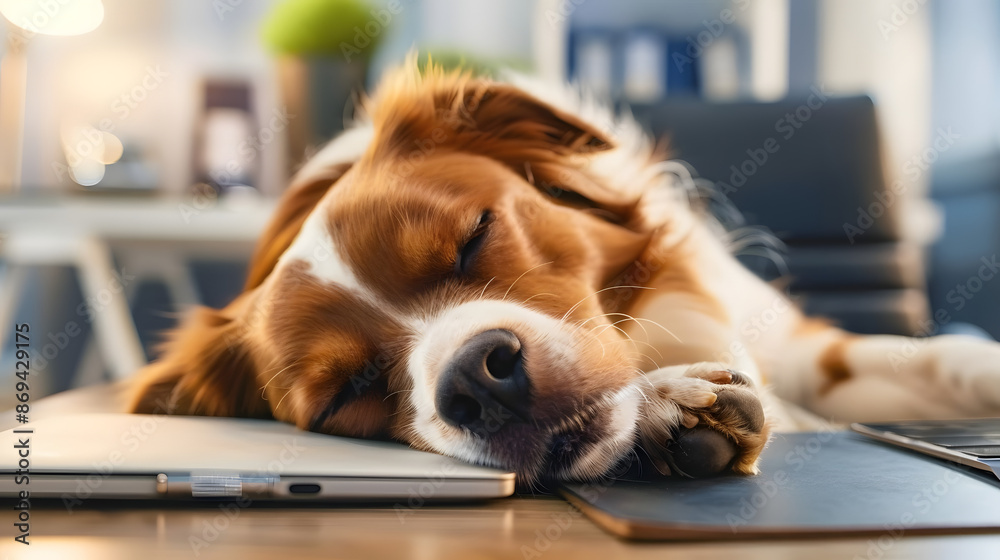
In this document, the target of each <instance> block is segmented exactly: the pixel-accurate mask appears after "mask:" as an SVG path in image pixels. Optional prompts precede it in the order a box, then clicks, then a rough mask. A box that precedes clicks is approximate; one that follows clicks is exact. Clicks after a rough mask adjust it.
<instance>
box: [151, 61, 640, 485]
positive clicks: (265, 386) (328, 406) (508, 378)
mask: <svg viewBox="0 0 1000 560" xmlns="http://www.w3.org/2000/svg"><path fill="white" fill-rule="evenodd" d="M366 111H367V113H368V114H369V118H370V121H371V127H370V129H359V130H357V131H354V132H350V133H348V136H347V137H346V140H347V141H346V142H345V141H344V140H341V141H340V143H339V145H340V146H341V147H340V148H337V150H346V151H350V150H351V149H354V148H357V149H358V154H357V157H353V156H352V157H348V158H346V159H347V161H341V162H340V163H335V162H333V161H332V160H333V159H336V158H333V157H331V158H330V161H322V160H323V158H324V157H325V156H322V155H321V156H320V161H316V162H313V163H312V164H310V165H309V166H308V167H307V168H306V169H304V170H303V172H301V173H300V174H299V176H298V178H297V179H296V180H295V183H294V184H293V185H292V187H291V188H290V189H289V191H288V193H287V194H286V195H285V197H284V198H283V200H282V203H281V206H280V208H279V209H278V211H277V213H276V215H275V217H274V218H273V220H272V223H271V225H270V227H269V228H268V230H267V232H266V233H265V234H264V236H263V238H262V239H261V241H260V243H259V245H258V249H257V252H256V255H255V257H254V260H253V263H252V266H251V272H250V276H249V279H248V284H247V289H246V291H245V293H244V294H242V295H241V296H240V297H239V298H238V299H237V300H236V301H235V302H233V303H232V304H231V305H230V306H229V307H227V308H225V309H223V310H221V311H214V310H207V309H199V310H197V311H196V312H195V313H194V314H193V315H192V316H191V317H189V319H188V320H187V322H186V323H185V324H184V325H182V327H181V328H180V329H179V330H178V332H176V333H175V334H174V336H173V337H172V339H171V341H170V342H169V343H168V344H167V346H166V348H165V352H164V355H163V357H162V358H161V360H160V361H158V362H156V363H154V364H152V365H151V366H149V371H148V372H147V373H146V375H145V376H143V377H142V379H143V381H142V383H141V387H140V391H139V395H138V396H137V400H136V404H135V408H136V410H138V411H153V410H155V409H157V408H166V409H168V410H169V411H170V412H174V413H182V414H206V415H228V416H251V417H265V418H268V417H273V418H276V419H279V420H284V421H288V422H291V423H294V424H296V425H297V426H299V427H301V428H304V429H308V430H313V431H317V432H323V433H330V434H338V435H348V436H360V437H393V438H397V439H399V440H402V441H405V442H408V443H409V444H411V445H413V446H414V447H417V448H420V449H425V450H430V451H435V452H439V453H443V454H446V455H451V456H454V457H458V458H461V459H465V460H470V461H474V462H477V463H482V464H487V465H494V466H500V467H504V468H508V469H512V470H515V471H517V472H518V473H519V474H520V475H522V476H523V477H525V478H527V479H530V478H534V477H538V476H543V475H551V476H557V477H561V478H590V477H594V476H598V475H601V474H603V473H605V472H606V471H607V470H608V469H609V468H611V467H612V466H613V465H614V464H615V462H616V461H618V460H619V459H621V458H622V456H623V455H624V454H625V453H626V452H627V450H629V449H630V448H631V446H632V444H633V439H634V433H635V424H636V420H637V414H638V412H637V411H638V402H639V398H640V396H639V395H638V394H637V392H636V391H634V390H633V389H632V388H631V385H630V382H631V381H632V380H634V378H635V377H636V375H637V372H638V370H637V361H636V360H637V357H636V353H635V351H634V348H633V346H630V345H629V343H628V342H627V341H626V337H625V336H624V335H623V332H622V331H621V329H620V327H617V326H616V324H617V323H619V322H620V321H621V319H622V318H623V315H622V313H623V312H624V311H627V303H626V302H627V301H628V300H629V297H628V295H627V293H626V294H625V295H623V291H625V292H627V291H628V290H631V289H632V288H631V286H630V285H631V284H634V283H635V278H636V274H634V273H633V272H634V268H635V267H636V266H641V259H642V255H643V253H644V251H646V250H647V247H648V246H649V244H650V239H651V237H652V233H651V232H650V231H649V228H647V227H644V226H643V225H642V218H641V217H640V216H639V215H638V209H637V204H638V203H637V200H635V199H634V197H629V196H625V195H623V194H622V192H621V190H620V189H619V188H618V187H617V186H615V185H609V184H607V181H606V180H605V179H603V178H601V176H598V175H597V174H595V173H592V172H591V166H590V163H591V160H592V159H593V158H594V157H597V155H599V154H600V153H602V152H605V151H607V150H610V149H612V145H611V140H610V139H608V138H605V137H604V135H603V134H602V133H601V132H599V131H598V130H596V129H595V128H593V127H592V126H590V125H588V124H586V123H584V122H582V121H581V120H579V119H578V118H576V117H574V116H571V115H569V114H567V113H564V112H562V111H561V110H559V109H557V108H556V107H553V106H550V105H547V104H545V103H542V102H540V101H538V100H536V99H535V98H533V97H531V96H529V95H528V94H526V93H524V92H523V91H521V90H519V89H517V88H515V87H513V86H510V85H506V84H501V83H495V82H490V81H485V80H479V79H473V78H470V77H468V76H465V75H462V74H452V73H444V72H441V71H439V70H435V69H433V68H432V69H429V70H427V71H426V72H425V73H423V74H418V73H417V72H416V71H415V70H413V69H412V68H408V69H405V70H402V71H400V72H398V73H396V74H395V75H394V76H393V77H390V78H389V79H388V80H387V81H386V82H384V83H383V85H382V87H381V88H380V89H379V91H378V93H377V95H376V96H375V97H374V98H373V99H371V100H369V101H368V102H367V104H366ZM352 135H353V136H352ZM344 146H346V147H344ZM337 150H334V151H337ZM636 157H639V156H636Z"/></svg>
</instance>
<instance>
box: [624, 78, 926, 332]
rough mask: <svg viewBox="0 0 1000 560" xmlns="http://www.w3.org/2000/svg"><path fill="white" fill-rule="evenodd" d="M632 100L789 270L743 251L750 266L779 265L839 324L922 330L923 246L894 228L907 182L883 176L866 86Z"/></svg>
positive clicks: (810, 307)
mask: <svg viewBox="0 0 1000 560" xmlns="http://www.w3.org/2000/svg"><path fill="white" fill-rule="evenodd" d="M631 109H632V112H633V113H634V115H635V116H636V119H637V120H638V121H639V122H640V123H641V124H643V125H645V126H646V127H647V128H648V129H649V130H651V131H652V132H653V133H654V134H656V135H657V136H665V137H666V138H667V141H668V146H669V148H670V152H671V155H672V157H676V158H678V159H681V160H684V161H686V162H688V163H689V164H691V165H692V166H693V168H694V169H695V171H696V172H697V174H698V175H699V176H701V177H703V178H706V179H708V180H711V181H713V182H714V183H715V184H716V187H717V190H718V192H721V193H723V194H725V195H726V196H727V197H728V198H729V199H730V200H731V201H732V202H733V204H734V205H735V206H736V208H737V209H739V210H740V211H741V212H742V214H743V216H744V218H745V219H746V222H747V223H748V224H756V225H762V226H765V227H767V228H769V229H770V230H771V231H772V232H773V233H774V234H775V235H776V236H777V237H778V238H779V239H781V240H782V241H784V242H785V243H786V244H787V246H788V253H787V258H786V260H785V262H786V264H787V270H779V269H778V268H776V267H775V266H774V265H773V264H772V263H771V262H770V261H768V260H767V259H764V258H760V257H756V256H753V255H744V256H741V260H743V261H744V263H745V264H747V265H748V266H749V267H750V268H751V270H754V271H755V272H757V273H758V274H760V275H761V276H762V277H765V278H767V279H772V278H774V277H775V276H777V275H778V273H779V272H787V273H788V275H789V277H790V279H791V282H790V289H791V291H792V293H793V294H794V295H802V296H805V297H804V298H803V299H802V301H803V305H804V307H805V308H806V310H807V311H809V312H813V313H818V314H822V315H826V316H829V317H831V318H832V319H834V320H836V321H838V322H840V323H841V324H842V325H843V326H844V327H845V328H848V329H849V330H854V331H858V332H886V333H899V334H918V333H919V332H920V329H921V327H922V325H923V324H924V322H925V320H926V319H927V317H928V315H929V311H928V305H927V295H926V287H925V274H924V263H923V248H922V247H919V246H914V245H913V244H912V243H910V242H907V241H906V240H904V239H903V237H902V235H901V230H900V227H899V223H900V221H899V219H898V216H899V212H900V211H901V206H902V205H900V204H897V202H898V201H899V200H900V199H901V198H902V197H903V196H905V193H896V192H893V191H892V190H891V189H890V187H889V185H888V184H887V181H886V174H885V169H884V165H883V153H882V148H881V140H880V136H879V129H878V125H877V121H876V114H875V106H874V104H873V103H872V100H871V99H870V98H869V97H866V96H858V97H844V98H831V97H826V96H825V95H823V94H821V93H820V92H814V93H813V94H812V95H810V96H807V97H804V98H799V99H788V100H783V101H779V102H772V103H756V102H733V103H711V102H707V101H704V100H701V99H697V98H668V99H667V100H666V101H663V102H661V103H657V104H655V105H648V106H633V107H631Z"/></svg>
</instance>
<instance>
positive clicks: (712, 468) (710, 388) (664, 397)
mask: <svg viewBox="0 0 1000 560" xmlns="http://www.w3.org/2000/svg"><path fill="white" fill-rule="evenodd" d="M644 381H645V393H646V402H645V405H644V415H643V417H642V419H641V420H640V421H639V436H640V439H641V441H642V446H643V449H644V450H645V451H646V453H647V454H648V455H649V457H650V458H651V459H652V462H653V464H654V466H655V467H656V468H657V470H659V471H660V472H661V473H663V474H670V473H676V474H679V475H681V476H690V477H702V476H711V475H714V474H718V473H721V472H723V471H726V470H732V471H734V472H737V473H741V474H756V473H757V459H758V457H759V456H760V453H761V451H762V450H763V449H764V446H765V444H766V443H767V438H768V431H769V430H768V427H767V421H766V420H765V418H764V409H763V407H762V406H761V402H760V399H759V398H758V395H757V390H756V388H755V387H754V384H753V382H752V381H751V380H750V378H749V377H748V376H746V375H744V374H742V373H738V372H735V371H732V370H728V369H724V368H723V367H722V366H720V365H719V364H712V363H701V364H695V365H692V366H675V367H669V368H663V369H659V370H656V371H653V372H650V373H648V374H646V376H645V380H644Z"/></svg>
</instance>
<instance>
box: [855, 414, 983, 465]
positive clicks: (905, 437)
mask: <svg viewBox="0 0 1000 560" xmlns="http://www.w3.org/2000/svg"><path fill="white" fill-rule="evenodd" d="M851 429H852V430H854V431H855V432H858V433H860V434H864V435H866V436H868V437H871V438H874V439H877V440H880V441H884V442H886V443H891V444H893V445H898V446H900V447H905V448H907V449H912V450H914V451H919V452H920V453H926V454H927V455H932V456H934V457H939V458H941V459H947V460H949V461H953V462H955V463H960V464H962V465H965V466H968V467H973V468H976V469H980V470H984V471H993V473H994V474H995V475H996V476H997V477H998V478H1000V418H974V419H964V420H919V421H908V422H887V423H879V424H860V423H859V424H851Z"/></svg>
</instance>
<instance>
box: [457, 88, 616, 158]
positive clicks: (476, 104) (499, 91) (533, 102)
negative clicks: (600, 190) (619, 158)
mask: <svg viewBox="0 0 1000 560" xmlns="http://www.w3.org/2000/svg"><path fill="white" fill-rule="evenodd" d="M445 97H446V100H447V97H448V96H447V95H445ZM462 98H463V99H462V105H461V106H457V107H455V109H454V111H455V113H456V114H454V115H453V118H455V119H457V120H458V123H460V124H464V125H465V126H467V127H471V128H472V129H473V130H472V132H478V133H479V134H474V135H473V136H474V137H473V138H469V140H471V141H472V142H473V144H474V145H475V144H478V143H479V142H488V144H489V147H490V148H493V149H496V148H503V147H504V146H503V144H509V146H510V147H511V148H520V149H521V150H524V149H526V148H529V149H544V150H552V151H555V152H559V153H591V152H600V151H604V150H609V149H611V148H612V147H613V146H612V143H611V140H610V139H608V137H607V136H606V135H605V134H604V133H603V132H601V131H600V130H598V129H597V128H596V127H594V126H593V125H591V124H588V123H586V122H584V121H583V120H582V119H580V118H578V117H576V116H574V115H571V114H570V113H567V112H565V111H562V110H559V109H557V108H555V107H552V106H551V105H549V104H548V103H545V102H544V101H541V100H539V99H537V98H535V97H533V96H531V95H529V94H528V93H526V92H524V91H523V90H521V89H518V88H516V87H514V86H511V85H507V84H499V83H492V82H485V83H479V84H476V83H475V82H474V83H472V84H470V85H469V86H468V87H467V88H465V89H463V90H462ZM448 101H450V100H448ZM453 107H454V104H453ZM490 155H493V156H494V157H500V158H503V157H504V156H503V151H502V150H501V152H500V153H499V154H496V153H495V152H494V153H491V154H490Z"/></svg>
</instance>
